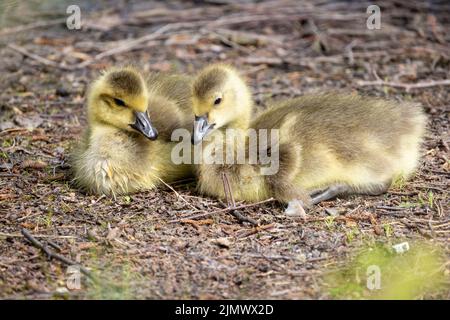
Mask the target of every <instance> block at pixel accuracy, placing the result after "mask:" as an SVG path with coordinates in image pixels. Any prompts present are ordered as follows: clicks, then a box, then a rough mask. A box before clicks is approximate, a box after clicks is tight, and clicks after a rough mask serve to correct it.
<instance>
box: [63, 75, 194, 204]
mask: <svg viewBox="0 0 450 320" xmlns="http://www.w3.org/2000/svg"><path fill="white" fill-rule="evenodd" d="M190 87H191V81H190V80H189V79H188V78H185V77H182V76H175V75H161V74H150V75H143V74H142V73H141V72H139V71H138V70H137V69H135V68H134V67H121V68H111V69H109V70H107V71H106V72H104V73H103V74H102V75H101V76H100V77H99V78H98V79H97V80H96V81H94V82H93V84H92V85H91V87H90V89H89V93H88V100H87V116H88V127H87V129H86V131H85V133H84V137H83V139H82V141H81V142H80V143H78V145H77V146H76V148H75V149H74V151H73V152H72V154H71V157H70V158H71V163H72V171H73V177H74V179H73V180H74V182H75V184H76V185H77V186H78V187H79V188H81V189H84V190H85V191H86V192H88V193H92V194H103V195H113V196H114V197H115V196H116V195H122V194H129V193H134V192H137V191H141V190H150V189H153V188H155V187H157V186H158V185H160V184H161V183H167V182H170V181H174V180H179V179H183V178H186V177H189V176H191V175H192V166H191V165H189V164H174V163H173V162H172V161H171V150H172V147H173V143H171V142H170V134H171V132H172V131H173V130H174V129H176V128H186V129H187V128H192V124H193V122H192V120H191V119H192V117H191V116H190V114H191V111H190V110H191V108H192V107H191V103H190V101H191V99H190V95H191V89H190ZM158 135H159V138H158ZM157 138H158V140H156V139H157Z"/></svg>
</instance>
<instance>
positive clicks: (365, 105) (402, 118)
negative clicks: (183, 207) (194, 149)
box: [192, 64, 426, 207]
mask: <svg viewBox="0 0 450 320" xmlns="http://www.w3.org/2000/svg"><path fill="white" fill-rule="evenodd" d="M252 107H253V101H252V98H251V94H250V90H249V89H248V86H247V84H246V83H245V81H244V80H243V79H242V77H241V76H240V75H239V73H238V72H237V71H236V70H235V69H234V68H232V67H230V66H227V65H221V64H215V65H211V66H208V67H206V68H205V69H204V70H202V71H201V72H200V73H199V75H198V76H197V77H196V79H195V81H194V84H193V111H194V114H195V124H194V131H193V138H192V142H193V143H194V144H197V143H199V142H201V141H202V140H203V139H204V138H205V137H207V136H213V135H214V133H215V132H218V131H222V132H224V131H225V130H226V129H242V130H245V129H247V128H254V129H256V130H259V129H278V130H279V171H278V173H277V174H275V175H272V176H262V175H261V174H260V170H259V168H258V167H259V166H260V165H258V164H256V165H251V164H245V165H234V166H229V165H228V166H227V165H222V166H221V165H208V164H200V165H199V166H198V167H197V169H196V170H197V175H198V188H199V191H200V192H201V193H203V194H208V195H211V196H215V197H218V198H225V194H224V190H223V187H222V183H221V181H222V175H223V173H226V174H227V175H229V181H230V184H231V190H232V194H233V196H234V198H235V199H236V200H247V201H260V200H264V199H267V198H269V197H275V198H276V199H277V200H279V201H280V202H284V203H287V202H290V201H291V200H301V202H302V203H303V205H304V206H306V207H308V206H309V205H310V204H317V203H319V202H321V201H326V200H329V199H332V198H334V197H336V196H341V195H348V194H367V195H379V194H382V193H384V192H386V191H387V189H388V188H389V187H390V186H391V184H392V183H393V182H394V181H396V180H397V179H406V178H408V177H409V176H410V175H411V174H412V173H413V172H414V170H415V169H416V167H417V165H418V162H419V159H420V146H421V141H422V138H423V135H424V133H425V126H426V117H425V115H424V114H423V111H422V110H421V108H420V107H418V106H417V105H414V104H411V103H405V102H404V103H396V102H392V101H387V100H382V99H376V98H365V97H361V96H358V95H349V94H336V93H328V94H321V95H305V96H303V97H299V98H296V99H291V100H285V101H281V102H278V103H275V104H273V105H271V106H269V107H268V109H267V110H266V111H265V112H263V113H262V114H260V115H259V116H257V117H256V118H255V119H254V120H251V115H252ZM235 145H236V144H235ZM203 149H205V148H203Z"/></svg>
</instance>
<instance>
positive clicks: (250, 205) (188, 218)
mask: <svg viewBox="0 0 450 320" xmlns="http://www.w3.org/2000/svg"><path fill="white" fill-rule="evenodd" d="M272 201H275V199H274V198H270V199H266V200H263V201H259V202H255V203H250V204H243V205H240V206H236V207H234V208H224V209H220V210H216V211H211V212H205V213H200V214H196V215H192V216H189V217H184V218H181V219H175V220H170V221H169V223H177V222H183V221H184V220H186V219H187V220H192V219H198V218H203V217H207V216H211V215H214V214H218V213H223V212H228V211H231V210H239V209H244V208H249V207H254V206H257V205H260V204H263V203H267V202H272Z"/></svg>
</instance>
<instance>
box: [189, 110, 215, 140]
mask: <svg viewBox="0 0 450 320" xmlns="http://www.w3.org/2000/svg"><path fill="white" fill-rule="evenodd" d="M214 125H215V123H213V124H209V123H208V119H207V117H206V115H203V116H200V117H198V116H195V122H194V130H193V132H192V138H191V142H192V144H198V143H199V142H201V141H202V140H203V138H204V137H205V136H206V135H207V134H208V133H210V132H211V131H212V129H214Z"/></svg>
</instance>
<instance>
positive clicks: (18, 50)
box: [8, 43, 74, 70]
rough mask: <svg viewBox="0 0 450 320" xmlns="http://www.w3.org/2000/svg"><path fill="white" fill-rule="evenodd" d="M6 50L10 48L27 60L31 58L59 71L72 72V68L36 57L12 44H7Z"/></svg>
mask: <svg viewBox="0 0 450 320" xmlns="http://www.w3.org/2000/svg"><path fill="white" fill-rule="evenodd" d="M8 48H10V49H12V50H14V51H17V52H19V53H21V54H23V55H24V56H26V57H29V58H31V59H33V60H35V61H37V62H39V63H42V64H44V65H46V66H49V67H54V68H59V69H63V70H73V69H74V68H73V67H69V66H65V65H62V64H60V63H57V62H54V61H52V60H49V59H47V58H44V57H41V56H38V55H37V54H34V53H31V52H29V51H28V50H26V49H25V48H22V47H19V46H16V45H15V44H12V43H11V44H8Z"/></svg>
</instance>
